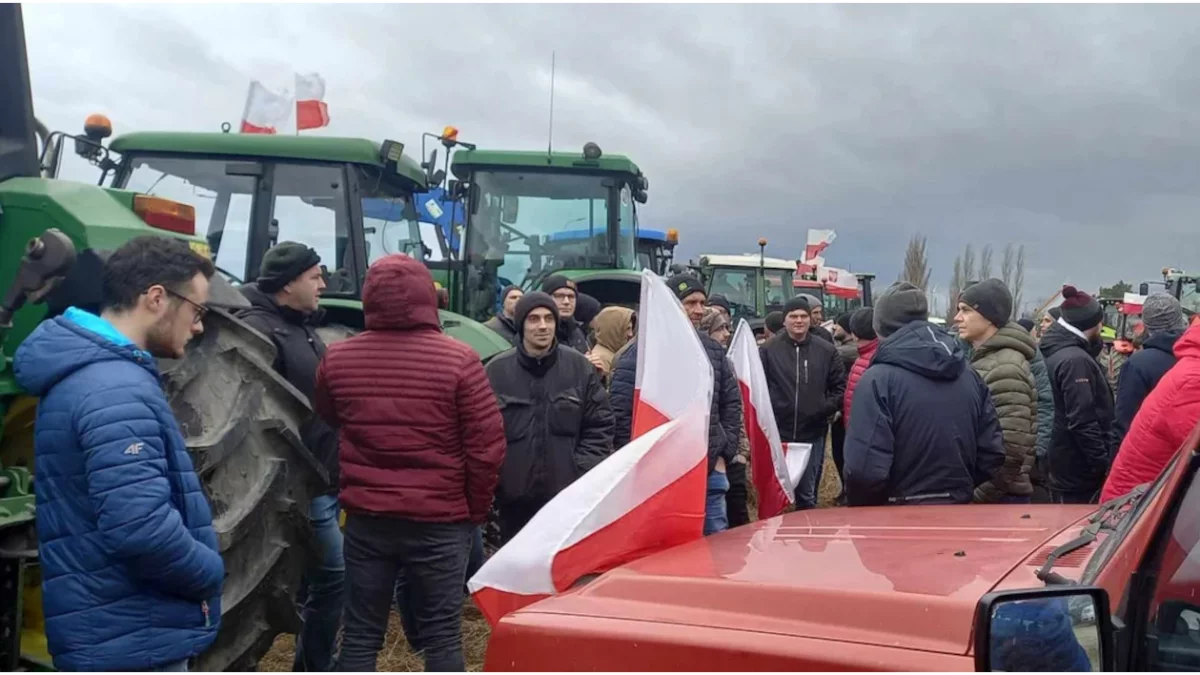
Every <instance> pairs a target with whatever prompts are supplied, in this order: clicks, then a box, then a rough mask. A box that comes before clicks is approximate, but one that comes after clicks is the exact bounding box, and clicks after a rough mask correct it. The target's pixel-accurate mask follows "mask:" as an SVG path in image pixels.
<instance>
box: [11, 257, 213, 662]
mask: <svg viewBox="0 0 1200 675" xmlns="http://www.w3.org/2000/svg"><path fill="white" fill-rule="evenodd" d="M212 274H213V266H212V263H211V262H210V261H208V260H207V259H206V258H202V257H200V256H198V255H196V254H195V253H193V252H192V251H191V249H190V248H189V247H188V245H187V243H186V242H184V241H181V240H175V239H167V238H163V237H138V238H136V239H133V240H131V241H129V242H128V243H126V244H125V245H124V246H122V247H121V248H119V249H117V251H116V252H114V253H113V255H112V257H111V258H110V259H109V261H108V263H107V264H106V267H105V270H104V281H103V288H104V297H105V303H104V307H103V310H102V311H101V313H100V315H99V316H97V315H95V314H91V313H88V312H85V311H83V310H80V309H78V308H75V307H72V308H70V309H68V310H67V311H66V313H65V314H64V315H62V316H59V317H56V318H54V319H50V320H47V321H45V322H43V323H42V324H41V325H40V326H38V328H37V329H36V330H35V331H34V332H33V334H31V335H30V336H29V338H27V339H26V340H25V342H24V343H23V344H22V345H21V347H20V348H19V349H18V350H17V353H16V357H15V358H14V361H13V367H14V370H15V373H16V377H17V381H18V382H19V383H20V385H21V386H22V387H24V388H25V389H26V390H27V391H29V392H30V393H32V394H34V395H36V396H39V397H41V401H40V402H39V404H38V411H37V421H36V423H35V430H36V432H35V441H34V442H35V464H36V465H35V475H36V476H37V491H36V493H37V513H38V518H37V531H38V554H39V556H40V558H41V568H42V597H43V603H44V609H45V614H46V639H47V642H48V646H49V649H50V654H51V655H52V656H53V658H54V666H55V668H57V669H59V670H66V671H97V670H102V671H114V670H118V671H119V670H126V671H128V670H158V671H184V670H187V661H188V659H189V658H191V657H194V656H196V655H198V654H200V653H201V652H202V651H204V649H206V648H207V647H208V646H209V645H210V644H211V643H212V641H213V639H214V638H216V636H217V626H218V625H219V623H220V617H221V607H220V597H221V586H222V583H223V581H224V577H225V565H224V563H223V562H222V560H221V556H220V554H219V553H218V552H217V537H216V534H215V533H214V531H213V527H212V512H211V511H210V509H209V505H208V501H207V500H206V499H205V497H204V493H203V491H202V490H201V487H200V480H199V478H198V477H197V476H196V472H195V470H194V469H193V467H192V461H191V458H190V457H189V456H188V452H187V448H186V447H185V445H184V439H183V435H182V434H181V433H180V430H179V425H178V424H177V423H176V421H175V417H174V415H173V414H172V412H171V408H170V406H169V405H168V403H167V398H166V396H165V395H164V394H163V391H162V388H161V385H160V383H159V374H158V369H157V367H156V365H155V360H154V359H155V357H165V358H181V357H182V356H183V355H184V347H185V346H186V345H187V343H188V342H189V341H190V340H191V339H192V337H194V336H195V335H198V334H199V333H200V332H201V331H203V327H202V324H201V319H202V317H203V315H204V312H205V308H204V303H205V302H206V301H207V300H208V284H209V282H208V280H209V278H210V277H211V276H212Z"/></svg>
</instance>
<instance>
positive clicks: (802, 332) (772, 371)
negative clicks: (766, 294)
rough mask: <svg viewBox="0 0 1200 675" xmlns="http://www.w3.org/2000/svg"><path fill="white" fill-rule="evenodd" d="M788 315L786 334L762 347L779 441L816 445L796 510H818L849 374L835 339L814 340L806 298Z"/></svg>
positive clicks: (790, 304) (799, 488)
mask: <svg viewBox="0 0 1200 675" xmlns="http://www.w3.org/2000/svg"><path fill="white" fill-rule="evenodd" d="M783 312H784V319H783V332H781V333H779V334H778V335H776V336H775V337H773V338H771V339H770V340H767V341H766V342H765V343H763V345H762V347H759V352H760V354H761V356H762V362H763V370H764V371H765V372H766V376H767V390H768V391H769V392H770V394H771V408H772V409H773V410H774V412H775V425H776V426H777V427H778V428H779V436H780V440H782V441H783V442H784V443H810V444H812V454H811V455H809V458H808V468H806V469H805V470H804V475H802V476H801V477H800V484H799V485H797V486H796V495H795V498H796V508H797V509H811V508H815V507H816V506H817V488H818V487H819V486H820V484H821V470H822V468H824V465H825V436H826V434H827V433H828V432H829V420H830V419H831V418H832V417H833V415H834V414H835V413H836V412H837V411H838V410H839V409H840V407H841V403H842V396H843V395H844V394H845V393H846V375H845V368H844V367H843V366H842V358H841V356H839V355H838V351H837V348H835V347H834V346H833V338H832V337H830V339H829V340H824V339H821V338H815V337H814V333H813V332H812V326H811V323H810V322H811V321H812V315H811V314H810V312H809V306H808V301H807V300H806V299H805V297H804V296H796V297H794V298H792V299H791V300H788V302H787V304H786V305H784V307H783Z"/></svg>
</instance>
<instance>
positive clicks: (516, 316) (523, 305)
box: [513, 287, 561, 336]
mask: <svg viewBox="0 0 1200 675" xmlns="http://www.w3.org/2000/svg"><path fill="white" fill-rule="evenodd" d="M560 288H561V287H560ZM538 307H545V308H546V309H548V310H550V314H552V315H553V316H554V317H555V319H557V318H558V305H556V304H554V298H552V297H550V296H549V295H547V294H546V293H542V292H540V291H533V292H531V293H526V294H525V295H523V296H521V299H520V300H518V301H517V306H516V308H515V309H514V310H513V326H514V327H515V328H516V329H517V335H521V336H524V335H525V318H526V317H527V316H529V313H530V312H532V311H533V310H535V309H537V308H538Z"/></svg>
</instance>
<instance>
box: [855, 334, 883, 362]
mask: <svg viewBox="0 0 1200 675" xmlns="http://www.w3.org/2000/svg"><path fill="white" fill-rule="evenodd" d="M855 346H856V347H857V348H858V355H859V356H861V357H863V358H864V359H869V358H871V357H872V356H873V355H874V354H875V351H876V350H877V349H879V338H875V339H874V340H859V341H858V344H857V345H855Z"/></svg>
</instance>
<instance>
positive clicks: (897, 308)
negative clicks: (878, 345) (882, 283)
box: [872, 281, 929, 339]
mask: <svg viewBox="0 0 1200 675" xmlns="http://www.w3.org/2000/svg"><path fill="white" fill-rule="evenodd" d="M928 319H929V303H928V301H927V300H926V298H925V291H922V290H921V289H919V288H917V287H916V286H914V285H912V284H910V283H908V282H906V281H900V282H897V283H894V284H892V286H891V288H888V289H887V290H886V291H884V292H883V294H882V295H880V296H879V299H878V300H876V301H875V314H874V316H873V317H872V323H873V324H874V328H875V333H876V334H878V335H879V337H880V338H881V339H883V338H887V337H888V336H889V335H891V334H892V333H895V332H896V331H898V330H900V328H901V327H902V326H904V325H905V324H909V323H912V322H914V321H927V320H928Z"/></svg>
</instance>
